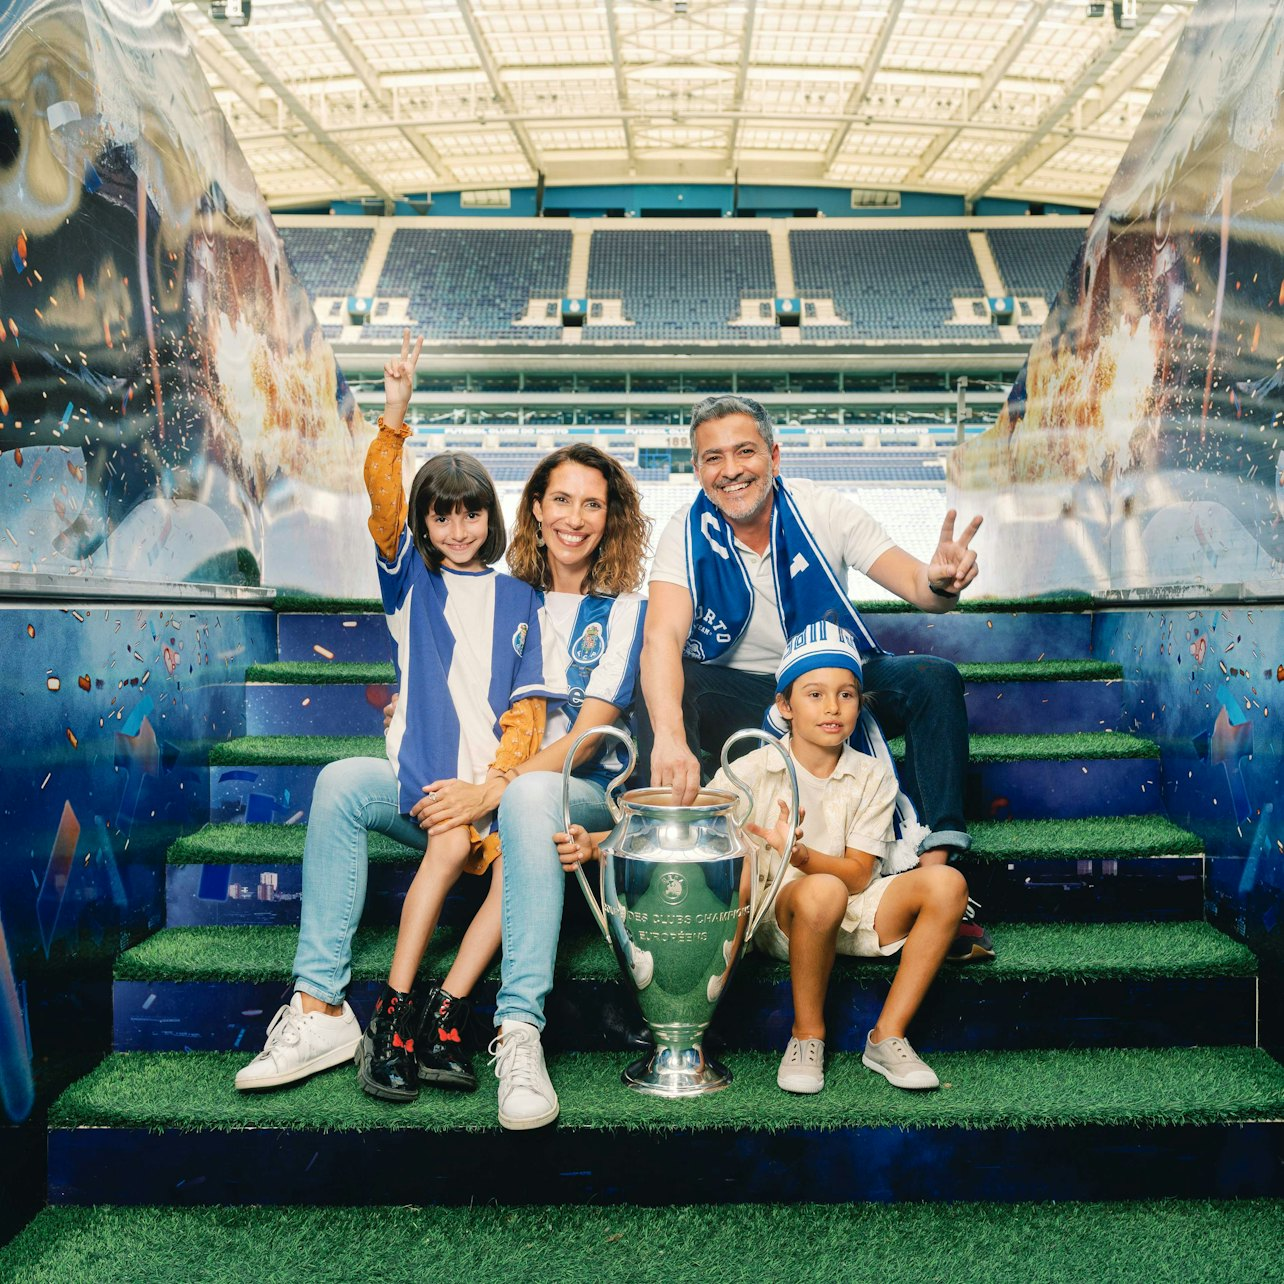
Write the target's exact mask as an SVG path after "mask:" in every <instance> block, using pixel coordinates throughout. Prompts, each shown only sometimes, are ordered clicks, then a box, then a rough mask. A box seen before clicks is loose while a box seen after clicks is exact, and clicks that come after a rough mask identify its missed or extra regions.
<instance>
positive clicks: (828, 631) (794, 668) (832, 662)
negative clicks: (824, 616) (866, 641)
mask: <svg viewBox="0 0 1284 1284" xmlns="http://www.w3.org/2000/svg"><path fill="white" fill-rule="evenodd" d="M813 669H847V670H848V671H849V672H850V673H851V674H852V675H853V676H854V677H855V679H856V686H857V688H858V689H859V688H860V686H861V685H862V683H863V681H864V670H863V668H862V667H861V662H860V651H859V650H858V649H857V647H856V638H855V635H854V634H853V633H852V632H851V630H850V629H845V628H843V627H842V625H841V624H834V623H833V622H832V621H830V620H818V621H817V622H816V623H815V624H809V625H808V626H807V627H806V628H805V629H803V631H802V632H801V633H795V634H794V636H793V637H791V638H790V639H789V641H788V643H787V644H786V646H785V653H784V655H782V656H781V657H780V664H779V665H778V666H777V668H776V694H777V695H782V696H784V697H785V699H786V700H788V699H789V695H790V692H791V691H792V690H793V686H794V683H795V682H796V681H797V680H798V679H799V678H801V677H802V676H803V674H804V673H810V672H811V671H812V670H813Z"/></svg>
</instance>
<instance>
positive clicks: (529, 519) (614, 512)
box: [508, 443, 651, 597]
mask: <svg viewBox="0 0 1284 1284" xmlns="http://www.w3.org/2000/svg"><path fill="white" fill-rule="evenodd" d="M567 463H570V464H581V465H583V466H584V467H585V468H592V469H594V470H595V471H596V472H599V473H601V474H602V476H603V477H604V478H605V479H606V530H605V531H604V532H603V534H602V542H601V543H600V544H599V545H598V546H597V551H596V552H595V553H594V556H593V561H592V563H591V564H590V566H589V570H588V579H587V582H586V583H585V584H584V586H583V588H584V591H585V592H586V593H593V594H596V595H597V596H599V597H618V596H619V595H620V594H621V593H631V592H636V591H637V590H638V589H640V588H641V587H642V572H643V566H644V563H645V559H646V550H647V544H648V542H649V540H650V538H651V519H650V518H649V517H647V516H646V515H645V514H644V513H643V512H642V500H641V497H640V496H639V495H638V488H637V486H635V485H634V483H633V478H632V477H630V476H629V474H628V473H627V472H626V471H625V470H624V468H623V467H621V465H620V464H619V463H618V462H617V461H616V460H614V459H612V458H611V456H610V455H608V454H606V453H605V452H604V451H601V450H599V449H598V448H597V447H596V446H590V445H588V444H587V443H583V444H581V443H576V444H575V445H573V446H561V447H559V448H558V449H557V450H555V451H553V452H552V453H551V454H549V455H545V456H544V458H543V459H541V460H540V461H539V463H538V464H536V465H535V471H534V472H533V473H531V475H530V477H529V478H528V480H527V482H526V488H525V489H524V490H523V491H522V501H521V504H520V505H519V506H518V509H517V520H516V521H515V522H514V523H513V538H512V540H511V542H510V543H509V546H508V567H509V569H510V570H511V571H512V573H513V574H514V575H515V576H516V577H517V578H518V579H519V580H525V581H526V583H527V584H530V585H532V586H533V587H534V588H538V589H549V588H552V586H553V577H552V573H551V572H550V571H549V567H548V550H547V549H546V548H544V547H542V546H541V545H540V544H539V542H538V541H537V539H536V535H537V533H538V530H539V524H538V523H537V522H536V520H535V505H536V503H542V502H543V499H544V494H545V492H546V491H547V490H548V479H549V478H550V477H551V476H552V474H553V470H554V469H555V468H557V467H558V466H559V465H560V464H567Z"/></svg>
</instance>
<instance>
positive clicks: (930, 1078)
mask: <svg viewBox="0 0 1284 1284" xmlns="http://www.w3.org/2000/svg"><path fill="white" fill-rule="evenodd" d="M872 1034H873V1031H872V1030H871V1031H870V1033H869V1034H867V1035H866V1036H865V1053H864V1055H863V1056H862V1057H861V1059H860V1060H861V1064H862V1065H864V1066H868V1067H869V1069H871V1070H873V1071H874V1073H875V1074H881V1075H882V1076H883V1078H884V1079H886V1080H887V1082H888V1083H891V1084H895V1086H896V1087H898V1088H939V1087H940V1086H941V1081H940V1080H939V1079H938V1078H937V1077H936V1071H935V1070H933V1069H932V1067H931V1066H929V1065H928V1064H927V1062H926V1061H924V1060H923V1058H922V1057H920V1056H919V1055H918V1053H917V1052H915V1051H914V1049H913V1048H911V1047H910V1045H909V1040H908V1039H898V1038H897V1037H896V1036H895V1035H891V1036H889V1037H888V1038H886V1039H883V1040H881V1041H880V1042H878V1043H875V1042H874V1041H873V1039H872V1038H871V1037H870V1036H871V1035H872Z"/></svg>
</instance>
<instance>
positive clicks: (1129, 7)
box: [1114, 0, 1137, 31]
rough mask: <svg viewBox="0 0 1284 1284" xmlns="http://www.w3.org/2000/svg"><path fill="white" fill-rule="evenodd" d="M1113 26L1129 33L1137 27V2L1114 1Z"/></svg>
mask: <svg viewBox="0 0 1284 1284" xmlns="http://www.w3.org/2000/svg"><path fill="white" fill-rule="evenodd" d="M1114 13H1115V26H1116V27H1118V28H1119V30H1120V31H1131V30H1133V28H1134V27H1136V25H1137V0H1114Z"/></svg>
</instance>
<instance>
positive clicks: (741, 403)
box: [691, 392, 776, 459]
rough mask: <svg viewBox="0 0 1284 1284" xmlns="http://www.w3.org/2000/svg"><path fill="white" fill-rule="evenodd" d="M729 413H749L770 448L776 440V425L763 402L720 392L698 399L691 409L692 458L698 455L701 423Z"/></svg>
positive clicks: (724, 416)
mask: <svg viewBox="0 0 1284 1284" xmlns="http://www.w3.org/2000/svg"><path fill="white" fill-rule="evenodd" d="M727 415H748V416H749V418H750V419H752V420H753V421H754V423H755V424H756V425H757V427H758V432H759V433H760V434H761V436H762V440H763V443H764V444H765V445H766V447H767V449H768V450H770V449H771V448H772V446H773V445H774V444H775V441H776V432H775V426H774V425H773V424H772V422H771V416H770V415H769V414H768V413H767V411H766V409H765V407H764V406H763V405H762V403H761V402H759V401H755V400H754V399H753V398H752V397H737V396H734V395H733V394H732V393H729V392H718V393H715V394H714V395H713V396H712V397H705V398H704V399H703V400H701V401H697V402H696V403H695V405H694V406H693V407H692V409H691V458H692V459H694V458H695V455H696V444H695V435H696V429H697V428H699V427H700V425H701V424H704V423H708V422H709V420H710V419H725V418H726V417H727Z"/></svg>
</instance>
